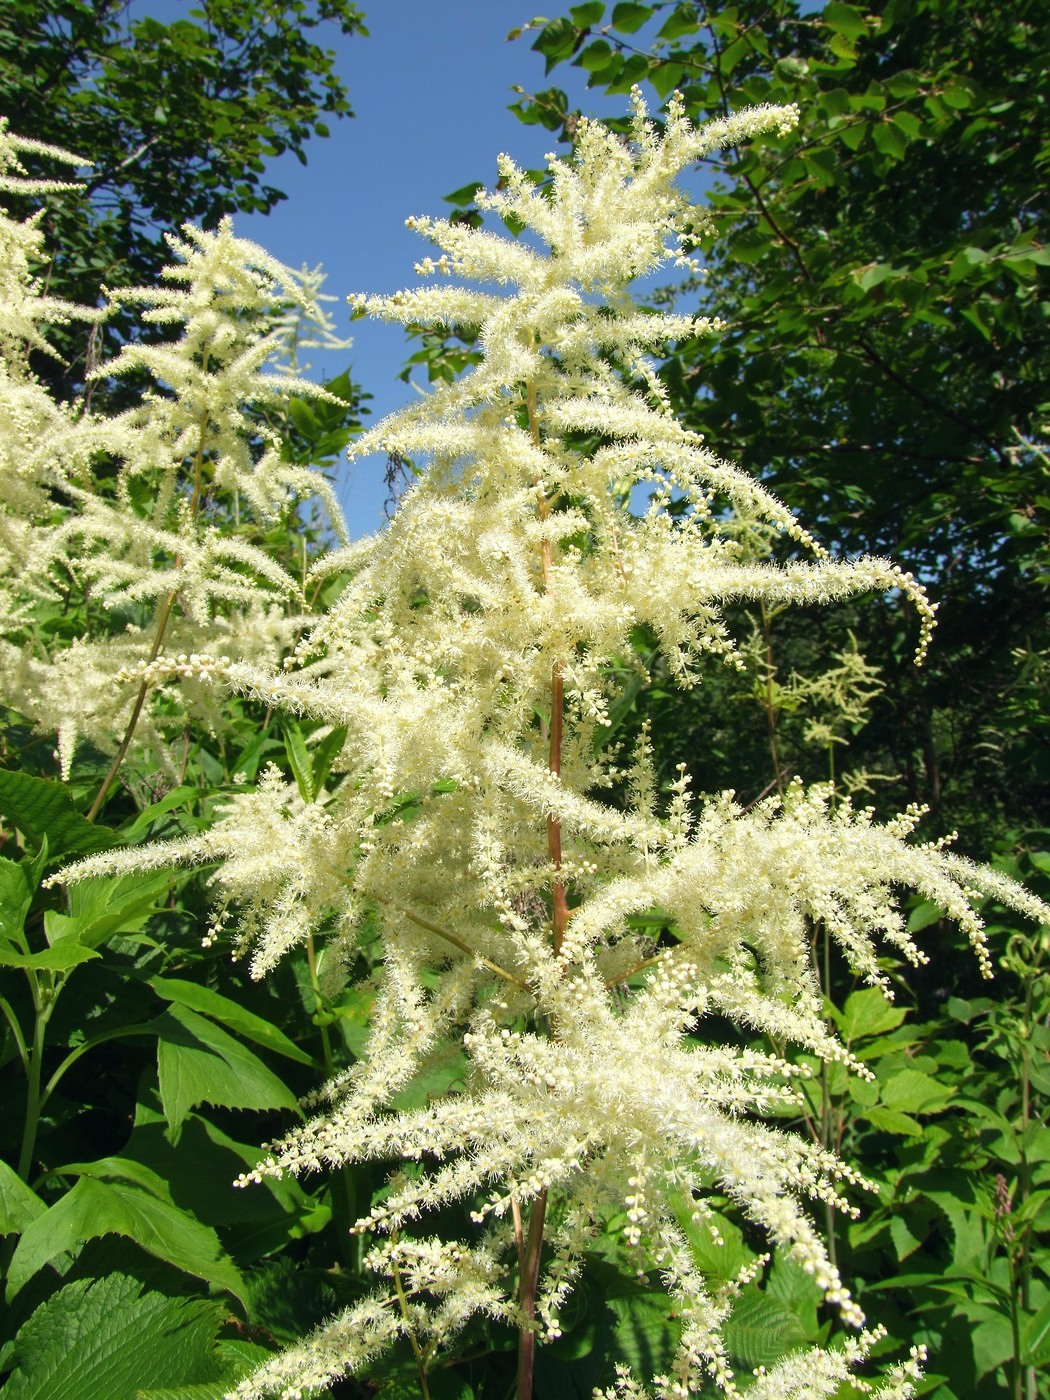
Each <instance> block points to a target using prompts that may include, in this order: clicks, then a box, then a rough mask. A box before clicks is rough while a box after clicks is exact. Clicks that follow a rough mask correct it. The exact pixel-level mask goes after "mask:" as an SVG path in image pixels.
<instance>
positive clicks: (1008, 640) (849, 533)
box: [518, 0, 1050, 839]
mask: <svg viewBox="0 0 1050 1400" xmlns="http://www.w3.org/2000/svg"><path fill="white" fill-rule="evenodd" d="M1042 18H1043V17H1042V14H1041V7H1040V6H1039V5H1038V4H1036V3H1034V0H1032V3H1021V4H1012V3H1011V4H1006V3H1001V2H1000V3H993V4H990V5H981V6H976V5H972V4H968V3H964V0H878V3H875V4H873V5H871V6H865V7H863V8H858V7H855V6H852V5H849V4H844V3H840V0H832V3H829V4H828V5H826V6H825V7H824V9H823V10H820V11H809V10H804V8H803V7H802V6H801V5H799V4H798V3H797V0H775V3H772V4H766V3H758V0H743V3H740V4H737V5H732V6H729V5H708V4H703V3H680V4H670V3H667V4H649V5H642V4H617V5H615V6H612V7H611V12H610V7H606V6H604V5H601V4H585V5H577V6H574V7H573V8H572V10H571V11H570V13H569V14H568V15H566V16H564V17H562V18H559V19H554V20H551V21H549V22H547V23H546V24H544V25H543V27H542V28H541V29H540V32H539V34H538V36H537V37H536V39H535V42H534V47H535V48H536V49H538V50H539V51H540V52H541V53H542V54H544V55H545V56H546V60H547V66H548V71H550V70H551V69H552V68H554V67H555V66H556V65H557V64H559V63H562V62H566V61H569V60H571V61H572V62H573V63H574V64H575V65H577V66H579V67H581V68H582V69H584V70H585V71H586V72H587V74H588V82H589V84H590V85H591V86H594V87H596V88H603V89H605V90H606V91H608V92H610V93H617V92H622V91H625V90H626V88H627V86H628V85H629V84H630V83H632V82H639V81H643V80H646V81H648V82H650V83H652V84H653V86H654V87H655V88H656V89H657V91H658V92H660V93H661V94H662V95H666V94H667V93H669V92H670V91H671V89H672V88H676V87H677V88H679V89H680V90H681V91H682V93H683V95H684V98H685V101H686V105H687V109H688V110H689V111H690V112H691V113H692V114H695V115H697V116H702V115H705V114H710V113H718V112H725V111H728V110H730V109H732V108H733V107H735V106H737V105H739V104H741V103H744V102H756V101H772V102H786V101H795V102H797V103H798V104H799V106H800V108H801V111H802V127H801V139H796V138H791V139H787V140H785V139H782V138H779V137H777V136H776V135H770V136H768V137H766V138H765V139H764V140H763V141H762V142H759V143H755V144H754V145H753V146H750V147H748V148H747V149H734V150H732V151H729V152H726V153H724V154H723V155H721V156H716V157H715V158H713V159H711V160H709V161H708V162H706V163H705V165H704V169H705V172H706V176H707V178H708V179H709V180H710V182H711V184H712V212H713V216H714V222H715V229H716V236H715V237H714V240H713V242H711V244H710V245H709V246H708V248H707V249H706V252H707V263H708V267H707V271H706V275H705V278H704V281H703V282H702V283H701V284H699V285H695V284H694V285H693V286H690V287H688V288H686V290H687V291H688V292H690V293H692V294H695V295H698V296H699V298H700V301H701V304H702V305H703V304H705V303H707V302H710V303H711V304H712V305H717V307H718V308H719V311H720V313H721V314H722V315H724V316H725V318H726V319H727V321H728V322H729V329H728V330H727V331H726V333H725V334H724V335H723V336H722V337H721V338H720V339H719V341H718V343H717V345H715V346H714V347H712V346H711V345H710V344H707V343H704V344H703V345H701V344H700V343H699V342H698V341H695V340H694V341H685V342H683V343H681V344H679V346H678V347H677V348H676V351H675V353H674V355H673V356H672V357H671V358H669V359H668V360H667V362H666V364H665V365H664V368H663V371H662V374H663V379H664V382H665V383H666V385H667V387H668V389H669V391H670V393H671V396H672V402H673V403H674V405H675V408H676V410H677V411H678V412H679V413H680V414H681V415H682V416H683V417H684V419H685V421H687V422H688V423H689V424H690V426H692V427H695V428H696V429H698V430H700V431H702V432H704V433H705V434H707V435H708V437H709V438H710V440H711V441H713V442H718V443H719V444H721V445H723V446H724V448H725V449H726V450H727V451H728V452H730V453H731V455H732V456H733V457H734V459H735V460H738V461H740V462H742V463H744V464H746V465H747V466H748V467H749V468H750V469H751V470H753V471H756V472H760V473H761V474H762V476H763V479H764V480H765V481H766V482H767V483H768V484H769V485H771V486H772V487H773V489H774V490H776V491H777V492H778V494H780V495H781V496H782V497H783V498H784V499H785V500H786V501H788V502H789V503H790V504H791V505H792V506H793V507H795V508H797V509H799V510H800V511H802V512H803V514H804V515H805V516H806V518H807V519H811V520H816V521H819V522H820V523H821V526H822V528H823V529H824V530H825V531H826V532H827V534H828V535H829V536H834V538H835V539H836V540H837V541H838V542H839V544H840V547H841V548H842V549H844V550H846V551H849V552H864V551H869V550H874V551H876V552H886V553H889V554H891V555H892V556H893V557H894V558H898V559H901V560H902V562H905V563H906V564H907V566H908V567H909V568H911V569H912V570H913V571H914V572H915V573H916V575H917V576H919V577H920V578H921V579H922V580H923V581H924V583H925V584H926V585H927V586H928V587H929V589H930V591H931V595H932V596H933V597H934V598H935V599H936V600H937V601H938V602H939V603H941V604H942V607H941V611H940V627H939V634H938V641H937V643H936V644H935V646H934V649H933V651H932V653H931V666H930V668H929V671H928V673H927V675H926V676H925V677H923V678H921V679H916V678H914V677H912V676H910V675H909V674H908V673H907V672H906V670H905V668H904V667H903V666H902V665H901V662H902V661H903V659H904V656H905V649H904V645H903V639H902V638H900V637H899V636H898V634H897V630H896V627H895V624H894V622H893V619H892V617H890V616H889V615H888V614H887V612H886V611H885V609H883V608H880V607H876V608H873V609H869V610H867V611H866V612H864V613H863V614H861V615H858V617H857V618H855V619H853V620H852V625H853V626H854V628H859V629H860V633H861V646H862V650H863V651H864V652H865V653H866V654H867V655H868V656H869V659H871V660H872V661H873V662H874V663H875V664H876V665H878V666H879V667H881V668H882V670H883V673H884V680H885V681H886V683H887V684H886V691H885V697H884V699H883V700H882V701H881V702H879V704H878V705H877V706H876V712H875V717H874V720H873V723H872V726H871V727H870V728H869V730H868V732H867V735H866V736H865V738H864V740H862V742H861V752H864V751H865V749H867V751H868V754H869V757H870V758H871V760H872V762H873V763H875V764H877V765H878V766H880V767H883V768H888V769H889V770H891V771H892V772H893V773H895V774H899V775H901V787H902V788H903V792H904V793H906V794H907V796H909V797H911V798H913V799H920V800H923V801H926V802H929V803H931V804H932V805H933V806H934V807H937V806H940V805H941V804H942V802H944V801H945V800H946V798H947V797H949V796H950V798H951V806H952V810H953V814H955V816H956V817H961V819H962V821H963V822H964V824H966V826H967V828H968V832H969V835H970V837H971V839H973V838H975V837H976V833H977V832H978V830H980V831H982V832H983V833H984V835H985V838H986V837H987V835H988V833H989V832H990V831H993V830H995V829H996V827H997V826H998V825H1001V823H1002V822H1003V821H1004V820H1005V821H1008V822H1011V823H1013V824H1014V825H1022V824H1024V823H1026V822H1028V823H1031V822H1042V821H1045V820H1046V817H1047V813H1046V807H1045V793H1046V791H1047V779H1048V778H1050V746H1048V738H1050V736H1048V733H1047V730H1046V727H1045V725H1044V724H1043V722H1042V720H1041V718H1040V714H1041V712H1045V709H1046V704H1045V702H1046V675H1047V665H1046V662H1047V648H1048V643H1050V638H1048V636H1047V633H1046V627H1045V620H1046V610H1047V609H1046V605H1047V596H1046V585H1047V579H1048V570H1047V564H1048V556H1047V549H1046V526H1047V511H1048V509H1050V493H1048V492H1047V488H1046V468H1047V456H1046V443H1047V421H1048V418H1050V404H1048V402H1047V390H1046V385H1047V382H1048V372H1050V294H1048V286H1050V248H1047V246H1046V242H1045V240H1046V212H1047V211H1046V189H1047V180H1046V172H1047V167H1048V163H1050V121H1048V114H1047V106H1046V102H1045V97H1044V93H1043V91H1042V85H1041V82H1040V76H1039V75H1040V74H1041V73H1043V72H1045V69H1046V66H1047V63H1048V61H1050V54H1048V42H1050V41H1048V34H1047V29H1046V26H1045V24H1044V23H1043V22H1042ZM536 23H537V24H539V21H537V22H536ZM518 111H519V114H520V115H521V116H522V118H523V119H524V120H527V121H532V122H537V121H539V122H542V123H543V124H545V125H547V126H549V127H550V128H551V129H553V130H557V131H559V132H560V134H561V135H562V136H563V137H565V138H567V139H571V137H572V134H573V130H574V124H575V121H576V119H577V118H576V115H575V114H574V113H572V112H570V111H569V110H568V109H567V103H566V99H565V95H564V94H563V93H561V92H560V91H559V90H558V89H550V90H548V91H546V92H543V93H540V94H537V95H536V96H534V97H532V98H524V99H523V100H522V101H521V102H520V103H519V104H518ZM783 641H784V642H785V643H786V644H787V647H788V653H789V654H788V656H787V658H786V663H785V669H790V667H791V665H792V664H793V661H792V656H791V650H792V645H793V643H792V642H791V638H790V634H785V635H784V636H783ZM840 641H841V637H840ZM713 776H714V780H715V781H718V780H719V779H720V777H721V774H715V775H713ZM899 795H900V792H899V791H898V793H895V794H894V796H895V797H899Z"/></svg>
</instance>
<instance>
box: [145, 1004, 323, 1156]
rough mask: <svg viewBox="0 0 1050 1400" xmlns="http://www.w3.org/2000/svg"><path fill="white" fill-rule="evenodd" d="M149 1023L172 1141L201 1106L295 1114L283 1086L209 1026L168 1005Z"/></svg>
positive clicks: (240, 1047) (292, 1098)
mask: <svg viewBox="0 0 1050 1400" xmlns="http://www.w3.org/2000/svg"><path fill="white" fill-rule="evenodd" d="M153 1024H154V1025H155V1026H156V1028H157V1032H158V1035H159V1036H160V1040H159V1043H158V1045H157V1073H158V1077H159V1080H160V1097H161V1102H162V1104H163V1105H164V1113H165V1117H166V1118H167V1120H168V1126H169V1131H170V1132H171V1135H172V1141H173V1142H174V1141H176V1140H177V1139H178V1132H179V1128H180V1126H181V1125H182V1123H183V1122H185V1120H186V1117H187V1115H188V1114H189V1112H190V1110H191V1109H193V1108H196V1107H197V1106H198V1104H202V1103H210V1104H213V1105H215V1106H216V1107H222V1108H257V1109H272V1108H286V1109H290V1110H292V1111H293V1112H298V1111H299V1106H298V1101H297V1099H296V1097H295V1095H294V1094H293V1093H292V1091H291V1089H289V1088H288V1086H287V1084H285V1083H284V1082H283V1081H282V1080H280V1079H278V1077H277V1076H276V1075H275V1074H274V1073H273V1071H272V1070H269V1069H267V1067H266V1065H264V1064H263V1062H262V1060H260V1059H259V1057H258V1056H257V1055H253V1054H252V1052H251V1051H250V1050H248V1049H246V1048H245V1047H244V1046H243V1045H241V1043H240V1042H239V1041H237V1040H234V1038H233V1036H231V1035H227V1034H226V1032H225V1031H224V1030H222V1029H221V1028H220V1027H219V1026H217V1025H215V1023H214V1022H213V1021H209V1020H206V1019H205V1018H204V1017H203V1016H198V1015H197V1013H196V1012H195V1011H191V1010H190V1009H189V1008H188V1007H184V1006H172V1007H171V1008H170V1010H168V1011H166V1012H165V1013H164V1015H163V1016H160V1017H158V1018H157V1020H156V1021H155V1022H154V1023H153Z"/></svg>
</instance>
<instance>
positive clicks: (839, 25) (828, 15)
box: [821, 0, 868, 39]
mask: <svg viewBox="0 0 1050 1400" xmlns="http://www.w3.org/2000/svg"><path fill="white" fill-rule="evenodd" d="M821 18H822V19H823V21H824V23H825V24H826V25H827V26H828V27H829V28H830V29H833V30H834V31H835V33H836V34H844V35H845V36H846V38H847V39H861V38H863V37H864V35H865V34H867V32H868V25H867V21H866V20H865V18H864V16H863V15H862V14H861V12H860V10H855V9H854V8H853V6H852V5H843V4H840V3H839V2H838V0H831V3H830V4H828V5H826V6H825V7H824V13H823V15H822V16H821Z"/></svg>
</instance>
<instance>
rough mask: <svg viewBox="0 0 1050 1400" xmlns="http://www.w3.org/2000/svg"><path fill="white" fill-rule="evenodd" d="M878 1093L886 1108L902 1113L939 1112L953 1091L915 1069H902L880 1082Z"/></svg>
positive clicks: (944, 1106) (950, 1097)
mask: <svg viewBox="0 0 1050 1400" xmlns="http://www.w3.org/2000/svg"><path fill="white" fill-rule="evenodd" d="M879 1093H880V1097H881V1098H882V1102H883V1103H884V1104H885V1105H886V1107H887V1108H897V1109H900V1111H901V1112H902V1113H939V1112H940V1111H941V1110H942V1109H945V1108H947V1107H948V1103H949V1101H950V1100H951V1099H952V1097H953V1096H954V1093H955V1091H954V1090H953V1089H950V1088H947V1087H946V1086H945V1085H943V1084H941V1083H939V1082H938V1081H937V1080H936V1079H933V1078H932V1077H931V1076H930V1075H928V1074H922V1073H921V1072H920V1071H919V1070H916V1069H902V1070H898V1071H897V1072H896V1073H895V1074H893V1075H892V1076H890V1077H889V1078H887V1079H886V1080H885V1081H882V1082H880V1085H879Z"/></svg>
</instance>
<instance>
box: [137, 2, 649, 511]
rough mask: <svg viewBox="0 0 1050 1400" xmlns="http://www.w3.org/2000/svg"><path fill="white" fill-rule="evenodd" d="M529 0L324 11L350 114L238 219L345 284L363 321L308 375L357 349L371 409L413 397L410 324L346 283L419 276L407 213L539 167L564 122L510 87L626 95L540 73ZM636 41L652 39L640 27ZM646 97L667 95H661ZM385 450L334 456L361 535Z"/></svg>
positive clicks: (323, 36) (272, 173)
mask: <svg viewBox="0 0 1050 1400" xmlns="http://www.w3.org/2000/svg"><path fill="white" fill-rule="evenodd" d="M530 3H531V4H534V5H535V4H542V3H544V0H441V3H440V4H437V3H435V0H360V6H361V9H362V10H363V11H364V13H365V20H366V24H367V27H368V30H369V34H368V36H367V37H363V36H360V35H355V36H351V37H349V38H346V37H344V36H343V35H341V34H340V33H339V32H338V29H337V27H336V26H335V25H327V26H325V25H322V26H320V27H319V28H318V29H317V30H315V31H314V37H315V41H316V42H318V43H321V44H323V45H324V46H325V47H328V48H330V49H332V50H334V52H335V54H336V66H337V71H338V73H339V75H340V77H341V78H342V80H343V81H344V83H345V84H346V87H347V88H348V90H349V94H350V101H351V104H352V106H353V108H354V111H355V114H356V115H355V116H354V117H353V118H349V119H344V120H338V121H331V122H330V123H329V125H330V129H331V135H330V136H329V137H328V138H327V139H321V138H315V139H314V140H313V141H311V142H310V143H309V145H308V147H307V164H306V165H305V166H303V165H301V164H300V163H299V161H298V160H296V158H295V157H294V156H283V157H281V158H280V159H278V160H275V161H272V162H270V164H269V165H268V167H267V171H266V179H267V181H268V182H270V183H272V184H274V185H275V186H276V187H277V188H278V189H281V190H283V191H284V192H285V193H286V195H287V196H288V198H287V199H285V200H284V201H283V202H282V203H281V204H279V205H278V206H277V207H276V208H275V209H274V210H273V212H272V213H270V214H267V215H244V216H241V217H240V218H238V219H236V220H235V229H236V231H237V232H238V233H239V234H240V235H241V236H242V237H245V238H251V239H253V240H254V241H255V242H256V243H259V244H261V245H262V246H263V247H264V248H266V249H267V251H268V252H270V253H272V254H273V255H274V256H275V257H277V258H279V259H280V260H281V261H282V262H284V263H287V264H288V265H289V266H291V267H294V268H299V267H301V266H303V264H306V265H308V266H309V267H316V266H317V265H318V264H320V265H321V266H322V267H323V269H324V272H325V274H326V282H325V291H326V293H328V294H329V295H331V296H334V297H335V298H336V301H334V302H333V303H331V304H330V310H331V312H332V314H333V316H335V317H336V319H337V329H338V330H339V331H340V333H341V334H344V335H347V334H352V335H353V346H352V347H351V348H350V349H349V350H347V351H342V352H338V353H333V354H322V353H320V352H317V351H313V352H311V370H310V377H312V378H315V379H321V378H325V377H331V376H333V375H335V374H338V373H339V372H341V371H342V370H343V369H345V368H346V366H347V363H348V362H349V363H350V365H351V367H352V372H353V377H354V379H355V380H356V381H357V382H358V383H359V384H360V385H361V386H362V388H364V389H365V390H366V391H367V392H368V393H370V394H371V395H372V399H371V401H370V403H369V408H370V410H371V412H370V416H369V417H368V418H367V419H366V422H367V423H375V422H377V421H378V420H379V419H380V418H382V417H383V416H384V415H386V414H388V413H391V412H393V411H394V410H395V409H398V408H400V407H402V406H403V405H404V404H406V403H409V402H411V401H412V400H413V399H414V398H416V397H417V392H416V391H415V390H413V389H412V388H411V387H410V386H409V385H406V384H404V383H403V382H402V381H401V380H400V379H399V378H398V375H399V373H400V371H401V369H402V367H403V365H404V363H405V360H406V359H407V357H408V355H409V354H410V353H411V351H412V349H413V348H414V347H413V345H412V344H411V343H410V342H409V341H408V339H407V337H406V335H405V332H404V330H403V328H402V327H400V326H396V325H387V324H384V323H382V322H376V321H358V322H355V323H354V324H353V326H352V327H351V325H350V322H349V315H348V311H347V308H346V297H347V295H348V294H349V293H351V292H366V293H389V292H394V291H397V290H398V289H399V288H402V287H406V286H412V285H414V284H416V283H417V282H418V281H419V278H418V277H417V276H416V274H415V273H414V272H413V265H414V264H415V263H416V262H417V261H418V260H419V259H420V258H421V257H423V256H425V254H426V253H427V252H428V251H432V249H431V248H430V247H429V245H428V244H426V243H424V242H423V240H422V239H420V237H419V235H418V234H413V233H411V232H410V231H409V230H408V229H406V228H405V219H406V218H407V217H408V216H409V215H412V214H417V215H418V214H429V215H431V216H436V217H441V216H443V215H446V214H448V213H449V212H450V211H451V207H452V206H450V205H449V204H447V203H446V202H445V200H444V196H445V195H447V194H449V193H450V192H451V191H453V190H457V189H460V188H462V187H463V186H464V185H467V184H470V183H471V182H474V181H480V182H482V183H484V184H491V183H492V182H493V181H494V180H495V178H496V158H497V156H498V155H499V154H500V152H502V151H506V152H507V153H508V154H509V155H511V156H512V157H513V158H514V159H515V160H516V161H517V162H518V164H520V165H524V166H527V167H530V168H535V167H537V166H541V165H543V164H544V163H545V160H544V157H545V155H546V153H547V152H548V151H550V150H551V149H552V147H553V146H554V144H555V142H554V137H553V135H552V133H550V132H549V131H546V130H544V129H543V128H542V127H537V126H525V125H523V124H522V123H521V122H520V121H518V119H517V118H516V117H515V116H514V115H513V114H512V113H511V112H510V111H508V106H509V104H510V103H511V102H513V101H515V100H516V96H517V95H516V94H515V93H514V92H513V91H512V88H513V87H514V86H518V87H520V88H523V89H525V90H526V91H527V92H537V91H541V90H542V89H543V88H545V87H548V86H551V85H552V84H553V85H557V86H558V87H560V88H562V89H563V90H565V91H566V92H567V93H568V95H569V100H570V103H571V104H572V105H573V106H576V107H579V108H580V109H582V110H583V111H584V112H587V113H588V114H590V115H592V116H598V117H602V116H622V115H624V113H625V112H626V110H627V105H628V103H627V98H626V97H608V96H606V95H605V94H604V93H602V92H601V91H599V90H595V89H588V88H587V86H586V81H585V77H586V75H585V74H584V73H583V72H582V71H581V70H580V69H578V68H573V67H572V66H571V65H559V67H557V68H556V69H555V70H554V71H553V73H552V74H551V75H550V76H549V77H548V76H546V75H545V73H544V60H543V58H542V56H541V55H539V54H537V53H533V52H532V48H531V45H532V42H533V40H534V38H535V33H536V32H537V31H535V30H534V31H533V32H531V33H530V32H525V33H523V34H522V35H521V37H519V38H517V39H514V40H513V41H508V38H507V35H508V34H509V33H510V31H511V30H513V29H518V28H524V26H526V25H527V24H528V23H529V21H530V20H533V19H535V12H534V11H533V10H531V9H530V8H529V6H530ZM548 3H549V5H550V8H549V9H548V10H547V11H546V14H547V17H548V18H554V17H556V16H558V15H561V14H563V13H567V12H568V7H569V0H548ZM197 4H199V0H137V5H136V8H138V6H141V10H140V12H142V11H145V12H146V13H150V14H152V15H154V16H156V18H158V19H160V20H161V21H163V22H166V23H170V22H171V21H173V20H175V19H177V18H179V17H181V16H183V15H186V14H187V13H188V12H189V11H191V10H193V9H194V8H195V7H196V5H197ZM611 9H612V4H611V3H609V4H607V6H606V11H607V13H608V12H611ZM542 22H543V21H542V19H541V20H540V23H542ZM653 27H655V26H653ZM642 33H643V34H644V33H645V31H644V30H643V31H642ZM635 42H644V40H643V39H642V34H640V35H638V36H636V37H635ZM648 97H649V100H650V102H651V104H652V106H653V108H654V110H655V109H656V108H658V107H659V105H660V102H659V99H658V98H657V97H656V95H655V94H654V93H649V94H648ZM654 280H659V274H655V276H654ZM422 380H425V376H422V377H421V382H422ZM385 466H386V459H385V457H383V456H381V455H376V456H373V457H369V458H362V459H360V460H357V461H355V462H354V463H353V464H349V463H345V462H344V463H343V465H342V467H341V468H340V471H339V477H338V480H337V491H338V495H339V498H340V502H341V504H342V506H343V509H344V512H345V514H346V517H347V523H348V525H349V528H350V533H351V536H353V537H355V538H356V537H359V536H361V535H366V534H370V533H371V532H373V531H374V530H377V529H379V528H380V527H381V526H382V524H383V521H384V516H383V504H384V500H385V498H386V487H385V485H384V482H383V473H384V469H385Z"/></svg>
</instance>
